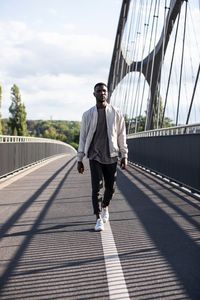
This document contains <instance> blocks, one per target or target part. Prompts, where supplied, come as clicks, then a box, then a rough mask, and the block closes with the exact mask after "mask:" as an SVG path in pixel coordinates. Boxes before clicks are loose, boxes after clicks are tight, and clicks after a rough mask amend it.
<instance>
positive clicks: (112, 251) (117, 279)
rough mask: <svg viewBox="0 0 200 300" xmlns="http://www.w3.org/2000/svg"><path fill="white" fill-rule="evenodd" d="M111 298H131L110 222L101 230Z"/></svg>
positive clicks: (124, 299) (114, 299)
mask: <svg viewBox="0 0 200 300" xmlns="http://www.w3.org/2000/svg"><path fill="white" fill-rule="evenodd" d="M101 240H102V245H103V252H104V259H105V265H106V274H107V279H108V289H109V296H110V300H119V299H120V300H130V297H129V293H128V289H127V286H126V281H125V278H124V274H123V270H122V266H121V263H120V259H119V256H118V252H117V248H116V245H115V240H114V237H113V234H112V230H111V227H110V223H109V222H108V223H107V224H106V225H105V230H104V231H101Z"/></svg>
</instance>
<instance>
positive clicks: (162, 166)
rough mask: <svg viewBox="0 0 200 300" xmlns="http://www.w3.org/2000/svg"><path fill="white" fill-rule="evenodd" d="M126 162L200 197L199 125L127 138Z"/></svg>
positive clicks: (153, 131)
mask: <svg viewBox="0 0 200 300" xmlns="http://www.w3.org/2000/svg"><path fill="white" fill-rule="evenodd" d="M127 144H128V149H129V161H130V162H132V163H134V164H137V165H139V166H142V167H144V168H146V169H148V170H151V171H153V172H155V173H156V174H159V175H161V176H163V177H165V178H168V179H169V180H171V181H174V182H177V183H179V184H180V185H182V186H184V187H186V188H188V189H190V190H191V191H196V192H197V193H200V155H199V153H200V124H192V125H184V126H177V127H171V128H164V129H157V130H149V131H146V132H138V133H135V134H130V135H128V137H127Z"/></svg>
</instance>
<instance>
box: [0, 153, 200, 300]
mask: <svg viewBox="0 0 200 300" xmlns="http://www.w3.org/2000/svg"><path fill="white" fill-rule="evenodd" d="M85 165H86V170H85V173H84V174H83V175H81V174H78V173H77V170H76V161H75V158H73V157H71V156H62V157H59V158H58V159H54V160H52V161H51V162H48V163H46V164H45V165H40V166H37V167H36V168H33V169H31V170H29V171H28V172H27V174H26V175H24V174H25V173H23V172H22V173H21V174H19V175H17V177H15V176H14V177H11V178H8V179H7V180H4V181H3V182H0V207H1V209H0V222H1V231H0V232H1V235H0V237H1V241H0V275H1V279H0V280H1V281H0V287H1V292H0V299H1V300H5V299H9V300H11V299H14V300H22V299H38V300H42V299H48V300H49V299H67V300H68V299H69V300H76V299H84V300H86V299H121V300H125V299H134V300H135V299H136V300H137V299H152V300H155V299H172V300H174V299H200V251H199V243H200V231H199V220H200V218H199V208H200V202H199V200H198V199H197V198H193V197H191V196H189V195H187V194H186V193H184V192H183V191H180V190H177V189H175V187H173V186H171V185H169V184H168V183H167V182H163V181H161V180H160V179H159V178H157V177H154V176H152V175H151V174H149V173H145V172H144V171H143V170H142V169H139V168H136V167H134V166H129V167H128V169H127V170H125V171H121V170H118V178H117V188H116V192H115V196H114V199H113V200H112V203H111V207H110V222H109V223H108V224H106V226H105V230H104V231H103V232H101V233H100V232H95V231H94V225H95V217H94V216H93V215H92V206H91V196H90V195H91V189H90V177H89V176H90V174H89V168H88V164H87V161H85ZM18 176H19V177H20V178H18ZM22 176H23V177H22Z"/></svg>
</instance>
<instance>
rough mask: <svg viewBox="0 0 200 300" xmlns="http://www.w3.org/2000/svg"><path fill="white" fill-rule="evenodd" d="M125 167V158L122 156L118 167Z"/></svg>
mask: <svg viewBox="0 0 200 300" xmlns="http://www.w3.org/2000/svg"><path fill="white" fill-rule="evenodd" d="M126 167H127V158H125V157H123V158H122V159H121V161H120V168H121V169H122V170H124V169H126Z"/></svg>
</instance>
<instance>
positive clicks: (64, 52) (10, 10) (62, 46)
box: [0, 0, 122, 121]
mask: <svg viewBox="0 0 200 300" xmlns="http://www.w3.org/2000/svg"><path fill="white" fill-rule="evenodd" d="M121 4H122V1H121V0H109V1H108V0H101V1H99V0H76V1H71V0H28V1H27V0H6V1H1V2H0V45H1V47H0V85H1V87H2V108H1V114H2V118H8V117H9V106H10V104H11V97H10V90H11V87H12V86H13V84H16V85H17V86H18V87H19V89H20V93H21V100H22V102H23V103H24V104H25V107H26V113H27V120H39V119H40V120H41V119H42V120H49V119H53V120H68V121H80V120H81V116H82V113H83V112H84V111H85V110H86V109H89V108H90V107H91V106H92V105H94V104H95V98H94V96H93V86H94V85H95V84H96V83H97V82H99V81H103V82H106V83H107V80H108V74H109V68H110V63H111V59H112V53H113V47H114V41H115V36H116V31H117V25H118V21H119V15H120V9H121Z"/></svg>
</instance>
